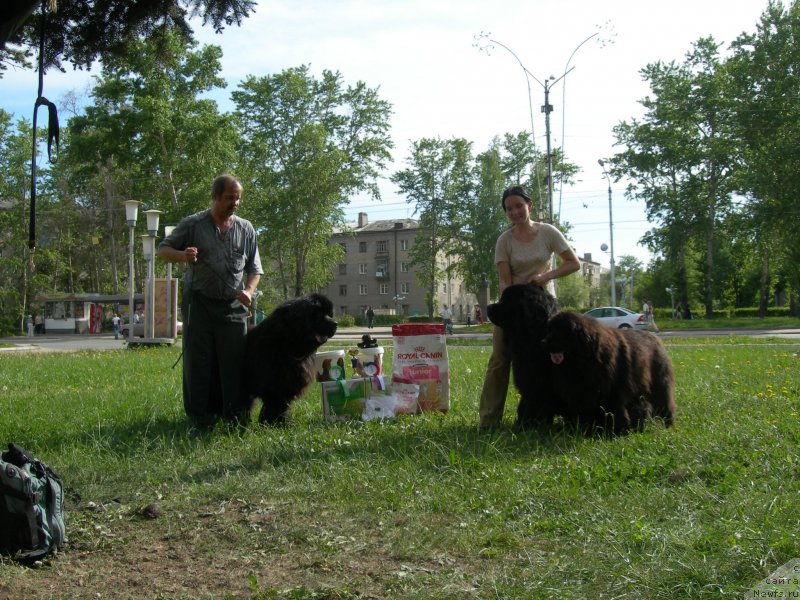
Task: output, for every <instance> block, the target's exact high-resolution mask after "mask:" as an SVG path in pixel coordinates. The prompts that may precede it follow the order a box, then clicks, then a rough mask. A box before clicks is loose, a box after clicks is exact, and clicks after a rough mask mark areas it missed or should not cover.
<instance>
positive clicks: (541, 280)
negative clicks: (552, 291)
mask: <svg viewBox="0 0 800 600" xmlns="http://www.w3.org/2000/svg"><path fill="white" fill-rule="evenodd" d="M548 281H550V277H548V276H547V273H537V274H536V275H531V276H530V277H529V278H528V283H532V284H533V285H538V286H539V287H541V288H543V287H545V286H546V285H547V282H548Z"/></svg>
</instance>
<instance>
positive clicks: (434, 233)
mask: <svg viewBox="0 0 800 600" xmlns="http://www.w3.org/2000/svg"><path fill="white" fill-rule="evenodd" d="M407 163H408V164H409V167H408V168H406V169H401V170H400V171H397V172H396V173H394V174H393V175H392V177H391V180H392V182H393V183H395V184H396V185H397V186H398V188H399V189H400V192H401V193H402V194H405V196H406V201H407V202H408V203H413V204H414V205H415V206H416V208H415V210H414V214H416V213H417V212H418V213H420V219H419V233H418V234H417V237H416V239H415V241H414V245H413V246H412V248H411V252H410V258H411V265H413V266H417V267H419V271H418V273H417V278H418V280H419V282H420V285H422V286H423V287H424V288H425V289H426V290H427V291H426V295H425V298H426V302H427V305H428V314H430V315H433V314H434V311H435V309H436V306H435V304H434V303H435V301H436V289H437V286H438V284H439V282H440V281H441V280H442V278H443V277H444V274H445V272H446V269H453V270H455V263H456V262H457V260H458V257H457V256H456V251H457V249H458V244H457V240H458V237H459V236H460V234H461V224H462V223H463V222H464V206H465V205H466V203H467V202H468V200H469V199H470V198H472V195H473V187H474V184H473V178H472V163H473V157H472V143H471V142H468V141H467V140H465V139H463V138H451V139H449V140H442V139H441V138H423V139H421V140H419V141H416V142H412V143H411V156H410V157H409V158H408V160H407ZM448 257H450V258H452V259H453V260H452V261H451V260H448Z"/></svg>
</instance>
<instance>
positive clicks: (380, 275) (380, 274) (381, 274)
mask: <svg viewBox="0 0 800 600" xmlns="http://www.w3.org/2000/svg"><path fill="white" fill-rule="evenodd" d="M375 278H376V279H380V280H381V281H387V280H388V279H389V271H382V270H380V269H379V270H378V271H376V272H375Z"/></svg>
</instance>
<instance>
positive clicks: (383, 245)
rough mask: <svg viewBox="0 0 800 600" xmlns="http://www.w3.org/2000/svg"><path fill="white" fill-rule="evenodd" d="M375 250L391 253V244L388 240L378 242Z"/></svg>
mask: <svg viewBox="0 0 800 600" xmlns="http://www.w3.org/2000/svg"><path fill="white" fill-rule="evenodd" d="M375 245H376V248H375V250H376V251H377V252H388V251H389V243H388V242H387V241H386V240H378V241H377V242H376V244H375Z"/></svg>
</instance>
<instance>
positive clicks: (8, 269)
mask: <svg viewBox="0 0 800 600" xmlns="http://www.w3.org/2000/svg"><path fill="white" fill-rule="evenodd" d="M31 133H32V132H31V128H30V125H28V124H27V123H26V122H25V121H23V120H20V121H19V122H18V123H17V125H16V128H13V127H12V124H11V115H10V114H9V113H7V112H6V111H4V110H2V109H0V165H2V167H3V173H2V175H3V176H2V177H0V313H1V314H5V315H14V319H15V321H16V322H17V324H18V325H19V331H24V323H25V315H26V313H27V311H28V306H29V301H30V298H29V296H30V279H31V264H32V260H33V258H32V257H31V255H30V254H29V250H28V246H27V244H26V239H27V223H28V202H27V199H28V190H29V185H30V138H31Z"/></svg>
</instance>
